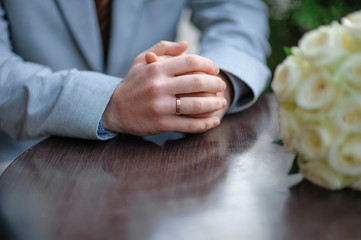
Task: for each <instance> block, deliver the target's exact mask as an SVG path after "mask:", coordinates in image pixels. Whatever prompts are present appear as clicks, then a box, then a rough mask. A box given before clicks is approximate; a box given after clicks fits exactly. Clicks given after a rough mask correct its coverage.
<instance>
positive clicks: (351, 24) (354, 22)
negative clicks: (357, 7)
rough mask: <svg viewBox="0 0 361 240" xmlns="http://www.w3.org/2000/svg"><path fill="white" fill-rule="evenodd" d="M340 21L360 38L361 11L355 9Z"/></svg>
mask: <svg viewBox="0 0 361 240" xmlns="http://www.w3.org/2000/svg"><path fill="white" fill-rule="evenodd" d="M341 23H342V24H343V25H344V26H345V27H346V29H347V30H349V32H350V33H352V34H353V35H354V36H355V37H357V38H359V39H361V11H357V12H354V13H351V14H349V15H347V16H346V17H344V18H342V19H341Z"/></svg>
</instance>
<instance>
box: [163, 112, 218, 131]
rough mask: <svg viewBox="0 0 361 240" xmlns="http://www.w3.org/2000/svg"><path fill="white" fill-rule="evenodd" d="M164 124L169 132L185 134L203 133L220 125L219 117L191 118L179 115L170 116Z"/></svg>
mask: <svg viewBox="0 0 361 240" xmlns="http://www.w3.org/2000/svg"><path fill="white" fill-rule="evenodd" d="M164 122H165V126H166V128H167V131H173V132H184V133H201V132H205V131H207V130H209V129H211V128H214V127H217V126H218V125H219V124H220V120H219V119H218V117H209V118H189V117H185V116H177V115H170V116H168V117H167V119H165V121H164Z"/></svg>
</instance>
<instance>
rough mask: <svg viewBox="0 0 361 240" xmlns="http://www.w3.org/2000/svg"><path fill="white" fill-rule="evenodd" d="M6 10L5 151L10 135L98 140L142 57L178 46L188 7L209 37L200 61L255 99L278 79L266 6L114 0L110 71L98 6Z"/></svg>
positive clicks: (1, 122)
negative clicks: (159, 46) (165, 45)
mask: <svg viewBox="0 0 361 240" xmlns="http://www.w3.org/2000/svg"><path fill="white" fill-rule="evenodd" d="M0 2H1V5H0V133H1V134H2V135H0V144H1V142H2V140H1V136H4V135H7V136H9V137H10V138H13V139H16V140H26V139H34V138H38V137H44V136H49V135H58V136H68V137H78V138H89V139H97V133H96V132H97V126H98V123H99V120H100V118H101V116H102V113H103V111H104V109H105V107H106V105H107V103H108V101H109V99H110V97H111V95H112V93H113V91H114V89H115V88H116V86H117V85H118V84H119V83H120V82H121V81H122V78H123V77H125V76H126V74H127V71H128V69H129V68H130V66H131V64H132V61H133V59H134V58H135V56H136V55H137V54H139V53H140V52H142V51H144V50H146V49H147V48H149V47H151V46H152V45H154V44H155V43H157V42H158V41H160V40H174V38H175V34H176V26H177V23H178V20H179V17H180V14H181V11H182V9H183V8H184V7H186V6H189V7H190V8H191V9H192V22H193V23H194V24H195V25H196V26H197V27H198V28H199V29H200V30H201V32H202V38H201V50H200V54H201V55H203V56H206V57H208V58H210V59H212V60H213V61H214V62H215V63H216V64H217V65H218V66H219V67H220V68H221V69H223V70H225V71H227V72H229V73H231V74H233V75H234V76H236V77H238V78H240V79H242V80H243V81H244V82H245V83H246V84H247V85H248V86H249V87H250V88H251V89H252V91H253V94H254V96H255V99H256V98H257V97H258V96H259V95H260V93H261V92H262V91H263V89H264V87H265V86H266V84H267V81H268V79H269V76H270V72H269V70H268V69H267V67H266V66H265V54H266V53H267V52H268V51H269V46H268V43H267V35H268V24H267V10H266V7H265V5H264V4H263V3H262V1H261V0H113V6H112V7H113V9H112V11H113V14H112V29H111V39H110V47H109V54H108V59H107V65H104V64H103V54H104V53H103V49H102V43H101V37H100V32H99V28H98V22H97V16H96V10H95V5H94V1H93V0H0ZM241 108H242V106H239V109H241ZM3 142H4V140H3ZM13 145H16V144H12V146H13ZM0 149H1V148H0ZM0 151H1V150H0Z"/></svg>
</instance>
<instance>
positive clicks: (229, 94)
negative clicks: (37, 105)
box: [145, 52, 233, 119]
mask: <svg viewBox="0 0 361 240" xmlns="http://www.w3.org/2000/svg"><path fill="white" fill-rule="evenodd" d="M164 58H167V56H157V55H156V54H155V53H153V52H147V53H146V54H145V60H146V62H147V63H149V64H150V63H154V62H157V61H160V60H162V59H164ZM193 74H194V73H193ZM199 74H201V73H199ZM218 76H219V77H220V78H221V79H222V80H223V81H224V82H225V84H226V86H227V87H226V89H225V91H223V92H218V93H213V94H211V93H205V92H202V93H190V94H181V95H178V96H180V97H211V96H219V97H224V98H225V99H226V101H227V105H226V107H224V108H222V109H220V110H218V111H215V112H209V113H202V114H193V115H187V116H189V117H194V118H204V117H210V116H217V117H218V118H219V119H222V118H223V116H224V115H225V113H226V111H227V109H228V107H229V103H230V102H231V101H232V99H233V88H232V84H231V82H230V80H229V79H228V77H227V76H226V75H225V74H224V73H222V72H219V74H218Z"/></svg>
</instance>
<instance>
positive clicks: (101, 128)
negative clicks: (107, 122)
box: [97, 117, 118, 140]
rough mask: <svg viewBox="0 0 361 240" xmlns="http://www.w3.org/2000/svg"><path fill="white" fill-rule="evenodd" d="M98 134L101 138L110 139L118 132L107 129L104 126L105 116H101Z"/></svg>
mask: <svg viewBox="0 0 361 240" xmlns="http://www.w3.org/2000/svg"><path fill="white" fill-rule="evenodd" d="M97 135H98V138H99V139H100V140H108V139H111V138H115V137H116V136H117V135H118V133H116V132H112V131H108V130H105V129H104V126H103V117H101V118H100V120H99V124H98V130H97Z"/></svg>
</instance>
